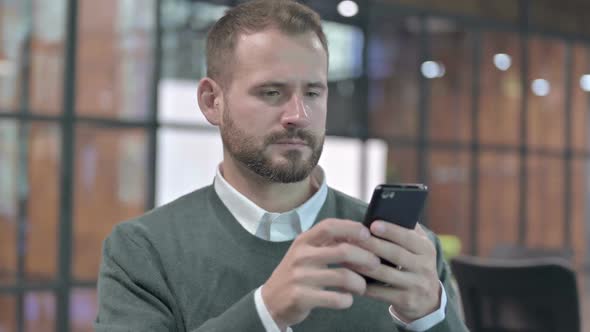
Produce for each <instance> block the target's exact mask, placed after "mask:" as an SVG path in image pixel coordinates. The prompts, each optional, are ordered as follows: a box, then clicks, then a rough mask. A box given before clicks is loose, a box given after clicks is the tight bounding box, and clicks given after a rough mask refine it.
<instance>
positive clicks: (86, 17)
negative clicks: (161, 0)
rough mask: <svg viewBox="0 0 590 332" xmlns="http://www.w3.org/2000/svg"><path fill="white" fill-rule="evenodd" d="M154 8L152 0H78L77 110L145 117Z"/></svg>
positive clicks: (119, 116)
mask: <svg viewBox="0 0 590 332" xmlns="http://www.w3.org/2000/svg"><path fill="white" fill-rule="evenodd" d="M138 8H141V10H138ZM154 8H155V2H154V1H153V0H150V1H133V0H131V1H116V2H110V1H89V0H82V1H80V5H79V18H78V24H79V25H78V29H79V32H78V35H79V36H78V59H77V87H76V89H77V91H76V92H77V93H76V110H77V112H78V114H80V115H90V116H98V117H114V118H123V119H138V120H145V119H147V118H148V117H149V111H150V105H149V102H150V98H149V95H150V94H151V85H150V84H151V81H152V72H153V69H152V67H153V59H152V53H153V40H152V35H153V31H154V22H153V21H154V20H153V18H154Z"/></svg>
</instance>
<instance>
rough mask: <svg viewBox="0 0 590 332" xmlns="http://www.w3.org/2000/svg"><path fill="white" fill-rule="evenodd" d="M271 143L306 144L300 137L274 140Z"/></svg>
mask: <svg viewBox="0 0 590 332" xmlns="http://www.w3.org/2000/svg"><path fill="white" fill-rule="evenodd" d="M273 144H276V145H284V146H307V145H308V144H307V143H306V142H305V141H304V140H300V139H283V140H279V141H276V142H274V143H273Z"/></svg>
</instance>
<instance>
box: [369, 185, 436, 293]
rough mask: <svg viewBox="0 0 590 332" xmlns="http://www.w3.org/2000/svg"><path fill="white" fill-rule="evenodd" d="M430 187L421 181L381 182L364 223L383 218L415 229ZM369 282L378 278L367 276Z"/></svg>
mask: <svg viewBox="0 0 590 332" xmlns="http://www.w3.org/2000/svg"><path fill="white" fill-rule="evenodd" d="M427 196H428V187H427V186H426V185H424V184H419V183H396V184H381V185H378V186H377V187H376V188H375V190H374V191H373V196H372V197H371V202H370V203H369V207H368V208H367V212H366V214H365V219H364V221H363V225H365V226H366V227H367V228H369V227H370V226H371V224H372V223H373V222H374V221H375V220H383V221H385V222H390V223H393V224H396V225H399V226H402V227H405V228H408V229H414V228H415V227H416V223H417V222H418V220H419V219H420V216H421V214H422V210H423V208H424V204H425V203H426V197H427ZM381 262H382V263H383V264H386V265H389V266H392V267H396V266H394V265H393V264H391V263H390V262H388V261H384V260H381ZM365 279H366V280H367V283H375V282H377V281H376V280H374V279H372V278H369V277H365Z"/></svg>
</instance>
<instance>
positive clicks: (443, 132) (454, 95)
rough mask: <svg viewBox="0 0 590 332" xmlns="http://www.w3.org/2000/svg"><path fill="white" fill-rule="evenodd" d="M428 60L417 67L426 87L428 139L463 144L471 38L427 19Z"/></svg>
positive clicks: (468, 116)
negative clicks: (428, 92)
mask: <svg viewBox="0 0 590 332" xmlns="http://www.w3.org/2000/svg"><path fill="white" fill-rule="evenodd" d="M427 27H428V32H429V34H430V38H431V42H430V48H431V51H430V53H431V58H430V59H426V61H425V62H423V63H421V64H420V72H421V74H422V75H423V76H424V78H425V79H426V80H427V81H428V84H430V102H429V105H430V116H429V119H428V120H429V124H428V125H429V128H428V132H429V137H430V139H432V140H434V141H444V140H453V141H467V140H469V138H470V137H471V108H472V105H473V102H472V97H471V95H472V89H473V80H472V71H473V70H472V69H473V65H472V64H473V61H472V59H473V51H472V49H473V46H472V45H473V40H474V38H473V34H472V33H469V32H466V30H465V29H464V28H463V27H457V26H456V25H455V24H454V23H453V22H450V21H447V20H442V19H433V18H431V19H428V20H427Z"/></svg>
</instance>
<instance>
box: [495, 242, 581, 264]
mask: <svg viewBox="0 0 590 332" xmlns="http://www.w3.org/2000/svg"><path fill="white" fill-rule="evenodd" d="M490 257H492V258H503V259H504V258H506V259H523V258H526V259H528V258H548V257H555V258H564V259H566V260H567V261H569V262H573V261H574V251H573V250H572V249H571V248H532V247H524V246H520V245H514V244H499V245H497V246H495V247H494V248H493V249H492V252H491V253H490Z"/></svg>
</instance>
